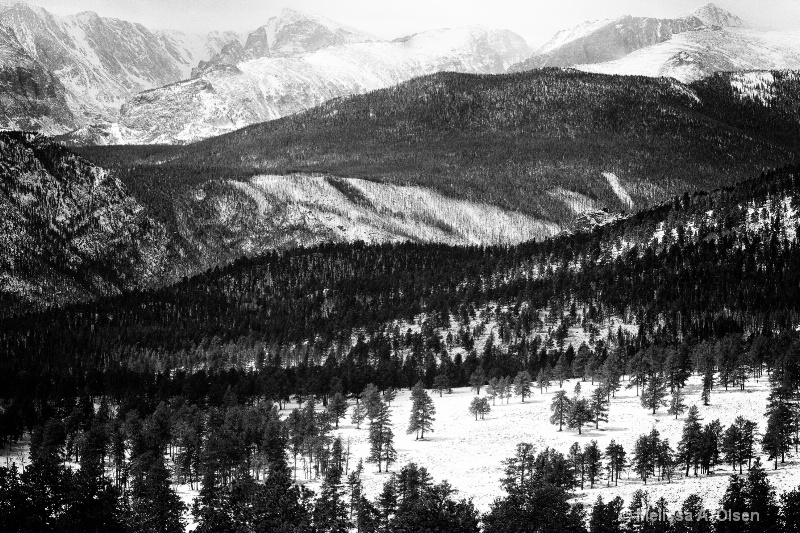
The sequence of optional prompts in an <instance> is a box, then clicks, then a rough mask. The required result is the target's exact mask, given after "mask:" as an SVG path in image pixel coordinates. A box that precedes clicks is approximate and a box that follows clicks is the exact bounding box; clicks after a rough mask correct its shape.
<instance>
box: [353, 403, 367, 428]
mask: <svg viewBox="0 0 800 533" xmlns="http://www.w3.org/2000/svg"><path fill="white" fill-rule="evenodd" d="M365 418H367V407H366V406H365V405H364V402H362V401H357V402H356V404H355V405H354V406H353V415H352V417H351V419H350V421H351V422H352V423H353V424H355V425H356V429H361V424H362V423H363V422H364V419H365Z"/></svg>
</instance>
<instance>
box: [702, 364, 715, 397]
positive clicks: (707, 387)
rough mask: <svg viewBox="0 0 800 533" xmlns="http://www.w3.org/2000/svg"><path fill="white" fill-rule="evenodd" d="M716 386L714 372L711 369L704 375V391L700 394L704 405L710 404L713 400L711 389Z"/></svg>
mask: <svg viewBox="0 0 800 533" xmlns="http://www.w3.org/2000/svg"><path fill="white" fill-rule="evenodd" d="M713 388H714V372H713V370H711V369H709V370H708V371H707V372H706V373H705V375H703V392H702V393H701V394H700V399H701V400H703V405H708V404H709V403H710V402H711V389H713Z"/></svg>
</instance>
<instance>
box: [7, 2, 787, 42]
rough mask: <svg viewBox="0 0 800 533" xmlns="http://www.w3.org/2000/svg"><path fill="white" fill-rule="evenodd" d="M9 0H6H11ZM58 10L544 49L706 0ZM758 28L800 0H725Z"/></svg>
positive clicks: (158, 22) (157, 22)
mask: <svg viewBox="0 0 800 533" xmlns="http://www.w3.org/2000/svg"><path fill="white" fill-rule="evenodd" d="M6 1H8V0H6ZM30 3H33V4H37V5H40V6H42V7H45V8H46V9H48V10H50V11H52V12H54V13H57V14H62V15H66V14H73V13H78V12H81V11H95V12H97V13H98V14H100V15H101V16H107V17H117V18H122V19H126V20H131V21H136V22H141V23H142V24H144V25H145V26H148V27H150V28H173V29H180V30H184V31H208V30H213V29H220V30H227V29H230V30H237V31H249V30H252V29H255V28H257V27H258V26H261V25H263V24H264V23H266V21H267V19H268V18H269V17H270V16H272V15H274V14H276V13H278V12H279V11H280V10H281V8H283V7H295V8H298V9H302V10H306V11H312V12H315V13H319V14H321V15H324V16H326V17H328V18H330V19H333V20H335V21H337V22H341V23H343V24H348V25H350V26H355V27H356V28H359V29H362V30H365V31H368V32H370V33H373V34H375V35H377V36H379V37H382V38H395V37H400V36H403V35H408V34H411V33H414V32H418V31H422V30H426V29H432V28H442V27H455V26H463V25H469V24H484V25H487V26H492V27H497V28H508V29H510V30H513V31H515V32H517V33H518V34H520V35H522V36H523V37H524V38H525V39H526V40H527V41H528V43H529V44H530V45H531V46H538V45H541V44H543V43H544V42H545V41H547V40H548V39H549V38H550V37H552V36H553V34H554V33H555V32H556V31H558V30H560V29H563V28H568V27H571V26H574V25H576V24H579V23H581V22H583V21H586V20H596V19H600V18H612V17H617V16H621V15H641V16H654V17H674V16H677V15H680V14H682V13H685V12H687V11H690V10H692V9H694V8H696V7H698V6H700V5H702V4H704V3H705V2H704V1H703V0H546V1H545V0H286V1H281V0H278V1H274V0H33V1H31V2H30ZM716 4H717V5H719V6H720V7H722V8H724V9H727V10H729V11H731V12H733V13H735V14H737V15H739V16H740V17H741V18H743V19H744V20H745V21H746V22H747V23H748V24H750V25H751V26H753V27H757V28H762V29H776V30H789V31H800V1H798V0H719V1H718V2H716Z"/></svg>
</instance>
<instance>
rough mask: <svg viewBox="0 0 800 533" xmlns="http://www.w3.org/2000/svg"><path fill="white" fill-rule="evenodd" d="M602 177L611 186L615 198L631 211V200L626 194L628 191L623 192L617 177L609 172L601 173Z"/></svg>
mask: <svg viewBox="0 0 800 533" xmlns="http://www.w3.org/2000/svg"><path fill="white" fill-rule="evenodd" d="M603 177H604V178H605V179H606V180H607V181H608V184H609V185H610V186H611V189H612V190H613V191H614V194H616V195H617V198H619V199H620V201H621V202H622V203H623V204H625V206H626V207H627V208H628V209H633V200H632V199H631V196H630V195H629V194H628V191H626V190H625V187H623V186H622V183H621V182H620V181H619V178H618V177H617V175H616V174H613V173H611V172H603Z"/></svg>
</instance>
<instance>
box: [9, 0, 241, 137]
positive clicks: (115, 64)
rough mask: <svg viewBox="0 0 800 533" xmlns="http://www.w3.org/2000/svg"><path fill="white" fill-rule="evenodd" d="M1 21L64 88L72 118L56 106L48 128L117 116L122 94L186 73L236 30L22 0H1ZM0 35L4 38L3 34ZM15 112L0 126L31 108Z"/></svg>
mask: <svg viewBox="0 0 800 533" xmlns="http://www.w3.org/2000/svg"><path fill="white" fill-rule="evenodd" d="M0 26H3V27H5V28H6V29H7V31H8V32H9V33H10V34H12V35H13V36H14V38H15V39H16V41H17V42H18V43H19V45H20V46H21V47H22V49H23V50H25V52H26V53H27V55H28V56H29V57H30V58H32V59H33V60H35V61H36V62H38V64H39V65H41V67H42V68H43V69H45V70H46V71H47V72H48V75H50V76H52V77H53V78H55V79H57V80H58V82H59V83H60V84H61V85H62V86H63V88H64V90H65V98H66V101H67V104H68V106H69V109H70V112H71V113H72V115H73V120H71V121H63V120H60V119H59V117H58V116H57V114H55V113H54V117H53V123H54V126H53V127H51V128H49V129H46V130H45V131H46V132H48V133H49V132H58V133H63V132H65V131H69V130H71V129H75V128H76V127H79V126H82V125H85V124H88V123H91V122H97V121H108V120H112V119H114V118H115V117H116V116H117V114H118V113H119V108H120V106H121V105H122V103H123V102H124V101H125V100H127V99H128V98H130V97H131V96H133V95H134V94H136V93H138V92H140V91H142V90H145V89H152V88H154V87H158V86H161V85H165V84H167V83H172V82H175V81H178V80H180V79H183V78H187V77H188V76H189V73H190V71H191V68H192V67H194V66H195V65H196V64H197V63H198V62H199V61H201V60H203V59H208V58H210V57H211V56H212V55H214V54H216V53H217V52H218V51H219V49H220V48H221V47H222V46H224V45H225V44H227V42H229V41H230V40H231V39H233V38H235V37H234V35H233V34H227V33H222V34H220V33H213V34H209V35H207V36H191V35H187V34H184V33H181V32H177V31H161V32H154V31H151V30H148V29H147V28H145V27H144V26H142V25H140V24H134V23H131V22H127V21H123V20H118V19H113V18H104V17H99V16H98V15H97V14H95V13H91V12H85V13H80V14H77V15H72V16H65V17H62V16H56V15H53V14H52V13H50V12H48V11H46V10H45V9H43V8H40V7H37V6H33V5H30V4H27V3H24V2H17V3H12V4H3V5H0ZM0 41H3V42H6V41H7V39H6V38H5V36H3V35H0ZM15 117H16V121H14V120H10V121H7V122H5V123H3V124H0V126H5V127H8V126H12V127H13V125H14V124H23V123H24V120H25V118H27V115H26V114H25V113H20V114H19V115H15ZM32 125H33V124H32ZM56 125H57V126H56Z"/></svg>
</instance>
